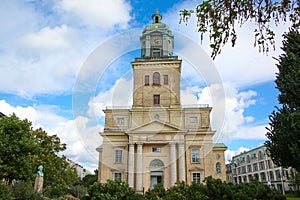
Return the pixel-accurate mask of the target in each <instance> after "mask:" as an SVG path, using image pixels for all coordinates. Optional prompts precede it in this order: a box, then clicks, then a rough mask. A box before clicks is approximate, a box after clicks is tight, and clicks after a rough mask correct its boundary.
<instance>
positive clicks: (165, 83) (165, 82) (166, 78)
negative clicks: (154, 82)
mask: <svg viewBox="0 0 300 200" xmlns="http://www.w3.org/2000/svg"><path fill="white" fill-rule="evenodd" d="M168 84H169V77H168V75H164V85H168Z"/></svg>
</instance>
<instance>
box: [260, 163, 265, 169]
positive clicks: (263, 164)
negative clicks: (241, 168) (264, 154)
mask: <svg viewBox="0 0 300 200" xmlns="http://www.w3.org/2000/svg"><path fill="white" fill-rule="evenodd" d="M259 169H260V170H264V169H265V162H264V161H261V162H259Z"/></svg>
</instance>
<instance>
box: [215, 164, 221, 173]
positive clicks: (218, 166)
mask: <svg viewBox="0 0 300 200" xmlns="http://www.w3.org/2000/svg"><path fill="white" fill-rule="evenodd" d="M221 166H222V165H221V163H219V162H217V164H216V173H217V174H221V173H222V171H221Z"/></svg>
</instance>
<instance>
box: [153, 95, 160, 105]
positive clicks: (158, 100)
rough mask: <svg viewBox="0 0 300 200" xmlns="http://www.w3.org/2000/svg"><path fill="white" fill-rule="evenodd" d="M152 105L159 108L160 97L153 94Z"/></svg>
mask: <svg viewBox="0 0 300 200" xmlns="http://www.w3.org/2000/svg"><path fill="white" fill-rule="evenodd" d="M153 105H154V106H159V105H160V95H159V94H154V95H153Z"/></svg>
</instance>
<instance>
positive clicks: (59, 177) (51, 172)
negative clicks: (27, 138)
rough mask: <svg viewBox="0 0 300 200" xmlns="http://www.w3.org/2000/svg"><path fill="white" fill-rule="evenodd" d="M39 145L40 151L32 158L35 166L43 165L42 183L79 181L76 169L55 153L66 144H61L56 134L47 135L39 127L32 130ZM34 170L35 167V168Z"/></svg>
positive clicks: (62, 149)
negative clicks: (43, 175)
mask: <svg viewBox="0 0 300 200" xmlns="http://www.w3.org/2000/svg"><path fill="white" fill-rule="evenodd" d="M32 134H33V135H34V138H35V139H36V140H37V143H38V144H39V146H40V149H41V151H40V153H39V154H38V155H36V156H35V157H34V159H33V162H34V163H35V166H38V165H43V166H44V174H45V177H44V185H45V186H48V185H56V184H62V185H67V186H70V185H73V184H75V183H78V182H79V179H78V177H77V173H76V169H75V168H73V167H71V166H70V165H69V163H68V162H67V161H66V158H65V157H59V156H58V155H57V153H59V152H62V151H64V150H65V149H66V144H61V141H60V139H59V137H58V136H57V135H51V136H49V135H48V134H47V133H46V132H45V131H44V130H43V129H41V128H39V129H37V130H35V131H33V132H32ZM35 170H36V169H35Z"/></svg>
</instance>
